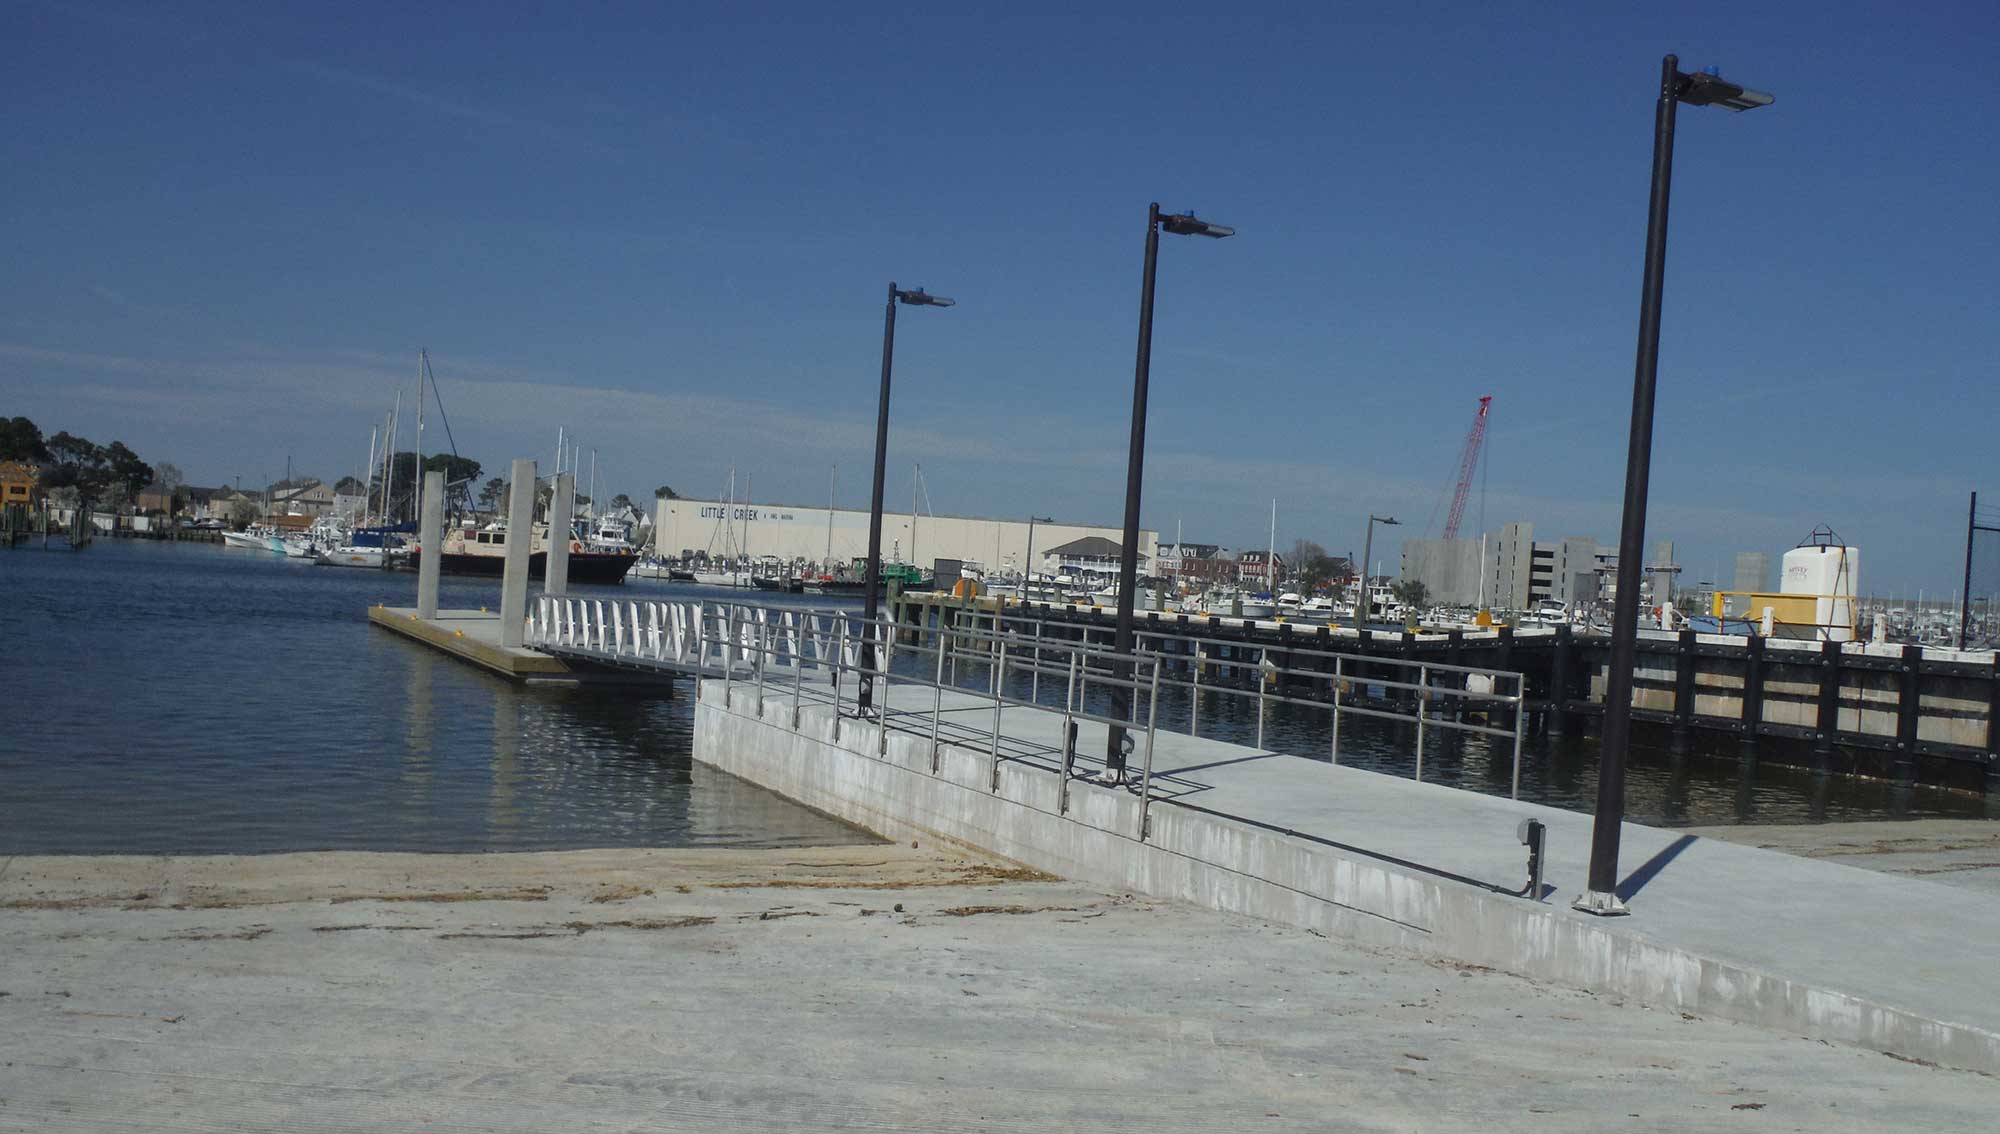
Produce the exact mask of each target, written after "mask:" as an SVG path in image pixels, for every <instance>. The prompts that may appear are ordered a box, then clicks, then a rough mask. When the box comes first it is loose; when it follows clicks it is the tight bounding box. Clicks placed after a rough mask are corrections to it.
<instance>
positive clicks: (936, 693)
mask: <svg viewBox="0 0 2000 1134" xmlns="http://www.w3.org/2000/svg"><path fill="white" fill-rule="evenodd" d="M939 627H940V632H939V633H938V640H937V679H936V680H935V681H932V682H931V774H932V775H936V774H937V770H938V763H939V756H938V725H939V722H940V721H941V720H942V719H943V717H944V656H945V655H946V654H948V653H950V652H951V639H950V638H947V637H945V635H944V633H943V632H942V627H943V622H942V620H940V622H939Z"/></svg>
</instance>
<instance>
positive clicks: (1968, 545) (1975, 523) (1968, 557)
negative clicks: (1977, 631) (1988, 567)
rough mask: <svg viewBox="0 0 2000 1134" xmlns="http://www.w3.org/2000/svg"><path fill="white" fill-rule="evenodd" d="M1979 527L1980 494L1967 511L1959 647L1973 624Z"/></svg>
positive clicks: (1959, 604) (1960, 602) (1959, 610)
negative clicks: (1975, 541) (1974, 545)
mask: <svg viewBox="0 0 2000 1134" xmlns="http://www.w3.org/2000/svg"><path fill="white" fill-rule="evenodd" d="M1978 527H1979V494H1978V493H1977V492H1975V493H1973V494H1972V503H1971V504H1970V505H1968V506H1967V507H1966V512H1965V589H1964V590H1962V591H1960V592H1959V596H1958V648H1959V649H1961V650H1962V649H1964V648H1965V633H1966V631H1967V630H1968V629H1969V628H1970V627H1971V625H1972V536H1973V533H1974V532H1976V531H1977V530H1978Z"/></svg>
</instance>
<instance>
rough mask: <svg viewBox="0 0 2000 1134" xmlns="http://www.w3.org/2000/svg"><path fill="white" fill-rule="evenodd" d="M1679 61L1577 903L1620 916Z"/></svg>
mask: <svg viewBox="0 0 2000 1134" xmlns="http://www.w3.org/2000/svg"><path fill="white" fill-rule="evenodd" d="M1679 62H1680V61H1679V60H1678V59H1676V58H1675V57H1674V56H1672V55H1669V56H1667V57H1666V58H1665V59H1663V60H1662V61H1661V64H1660V98H1659V103H1658V105H1657V106H1656V107H1655V109H1654V112H1653V188H1652V197H1651V201H1650V204H1649V207H1648V213H1647V217H1646V266H1645V276H1644V280H1643V283H1642V286H1641V294H1640V300H1639V343H1638V357H1637V360H1636V362H1635V363H1634V365H1633V374H1632V430H1631V436H1630V438H1629V439H1628V441H1627V446H1626V456H1625V510H1624V517H1623V520H1622V522H1621V523H1620V525H1619V530H1618V594H1617V596H1616V603H1615V606H1614V612H1613V615H1612V621H1611V671H1610V673H1609V675H1608V678H1607V680H1606V683H1605V693H1604V725H1603V738H1604V743H1603V756H1602V757H1601V758H1600V760H1599V762H1598V772H1597V809H1596V814H1595V816H1594V817H1593V819H1592V822H1591V838H1590V877H1589V883H1588V885H1589V889H1588V891H1587V892H1586V893H1585V894H1584V895H1583V897H1581V898H1579V899H1578V900H1577V903H1576V907H1577V908H1578V909H1580V910H1584V911H1585V912H1588V913H1596V914H1622V913H1625V912H1627V911H1626V908H1625V903H1624V902H1623V901H1621V900H1620V899H1619V897H1618V841H1619V835H1620V825H1621V824H1622V823H1623V822H1624V821H1625V752H1626V748H1627V747H1628V746H1629V744H1630V742H1631V738H1632V666H1633V663H1634V660H1635V659H1634V655H1635V653H1636V643H1637V642H1638V638H1639V574H1640V570H1639V569H1640V567H1641V566H1643V563H1644V556H1645V554H1646V547H1645V545H1646V488H1647V480H1648V478H1649V477H1650V475H1651V472H1652V463H1653V394H1654V386H1655V381H1656V379H1657V378H1658V375H1659V366H1660V296H1661V292H1662V290H1663V288H1664V287H1665V282H1666V270H1667V198H1668V194H1669V192H1670V191H1671V189H1672V186H1673V166H1674V113H1675V110H1676V109H1677V108H1678V107H1679V105H1680V98H1679V91H1678V84H1679V72H1678V71H1676V69H1675V68H1676V65H1677V64H1678V63H1679Z"/></svg>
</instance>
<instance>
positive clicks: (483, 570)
mask: <svg viewBox="0 0 2000 1134" xmlns="http://www.w3.org/2000/svg"><path fill="white" fill-rule="evenodd" d="M638 561H639V557H638V556H636V555H603V554H598V553H594V552H588V551H572V552H570V553H569V581H570V582H572V583H622V582H624V581H625V573H626V572H627V571H630V570H631V569H632V565H633V564H634V563H637V562H638ZM422 564H423V552H422V550H417V551H413V552H411V553H410V566H411V567H412V568H417V567H421V566H422ZM438 572H439V573H440V574H444V575H479V576H484V577H486V578H490V579H497V578H500V577H501V576H502V575H504V574H506V573H507V557H506V556H504V555H454V554H452V553H451V552H449V551H447V552H445V553H444V557H443V558H442V559H440V560H439V561H438ZM548 572H549V556H548V553H547V552H545V551H537V552H535V553H534V554H533V555H530V556H528V577H529V578H531V579H544V578H547V577H548Z"/></svg>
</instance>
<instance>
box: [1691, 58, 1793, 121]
mask: <svg viewBox="0 0 2000 1134" xmlns="http://www.w3.org/2000/svg"><path fill="white" fill-rule="evenodd" d="M1678 97H1679V99H1680V100H1681V101H1682V102H1684V103H1687V104H1688V105H1689V106H1719V107H1721V108H1722V109H1724V110H1731V111H1735V112H1737V113H1739V114H1740V113H1742V112H1743V111H1745V110H1755V109H1757V108H1758V107H1760V106H1769V105H1771V103H1772V101H1773V99H1772V98H1771V96H1770V95H1768V94H1765V93H1764V92H1763V91H1753V90H1750V89H1748V88H1746V87H1743V86H1741V85H1740V84H1737V83H1732V82H1730V81H1729V80H1728V79H1725V78H1723V77H1722V76H1721V75H1719V74H1717V73H1716V70H1715V68H1713V67H1710V68H1709V69H1708V70H1706V71H1698V72H1696V73H1695V74H1692V75H1682V76H1681V81H1680V93H1679V95H1678Z"/></svg>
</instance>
